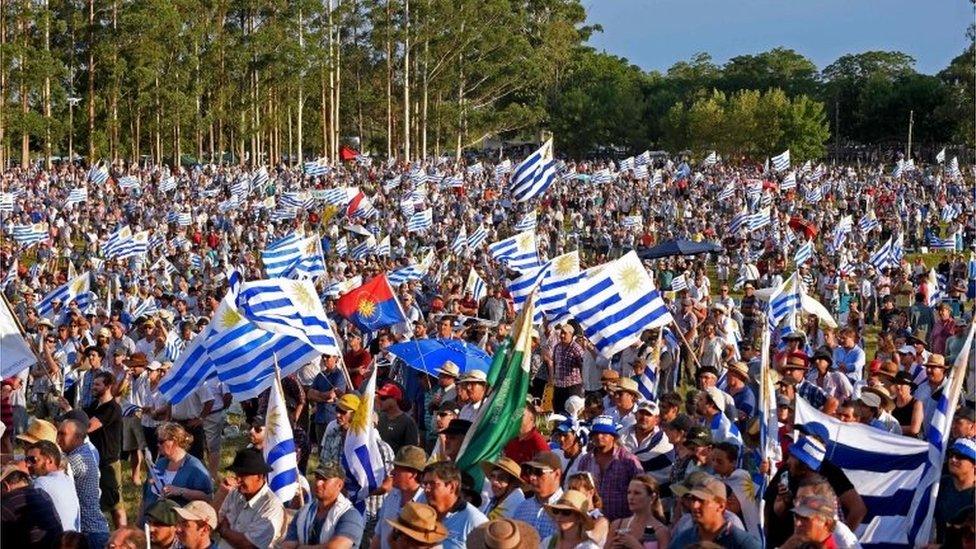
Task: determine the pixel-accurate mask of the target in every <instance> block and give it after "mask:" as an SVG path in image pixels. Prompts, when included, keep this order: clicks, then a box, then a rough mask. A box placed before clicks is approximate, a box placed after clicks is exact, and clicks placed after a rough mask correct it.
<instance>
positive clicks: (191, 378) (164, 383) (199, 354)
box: [159, 325, 217, 404]
mask: <svg viewBox="0 0 976 549" xmlns="http://www.w3.org/2000/svg"><path fill="white" fill-rule="evenodd" d="M210 332H211V330H210V326H209V325H208V326H207V327H206V328H204V329H203V331H201V332H200V333H199V334H197V336H196V337H194V338H193V339H192V340H191V341H190V343H189V344H188V345H187V346H186V347H185V348H184V349H183V352H182V353H180V356H179V358H177V359H176V361H175V362H173V366H172V368H170V370H169V372H167V373H166V375H165V376H163V379H162V380H161V381H160V382H159V392H160V393H161V394H162V395H163V397H165V399H166V401H167V402H170V403H173V404H178V403H180V402H182V401H183V399H185V398H186V397H188V396H189V395H190V394H191V393H192V392H193V391H195V390H196V389H198V388H199V387H200V386H201V385H203V383H204V382H205V381H207V380H208V379H211V378H213V377H216V376H217V369H216V367H215V366H214V364H213V362H211V360H210V355H208V354H207V348H206V347H204V345H203V342H204V341H205V340H206V339H207V338H208V337H210Z"/></svg>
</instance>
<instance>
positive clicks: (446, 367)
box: [437, 360, 461, 377]
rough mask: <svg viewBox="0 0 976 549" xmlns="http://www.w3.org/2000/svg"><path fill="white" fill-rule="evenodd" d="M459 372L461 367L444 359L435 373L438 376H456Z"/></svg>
mask: <svg viewBox="0 0 976 549" xmlns="http://www.w3.org/2000/svg"><path fill="white" fill-rule="evenodd" d="M460 374H461V369H460V368H458V365H457V364H455V363H453V362H451V361H450V360H445V361H444V364H441V367H440V368H438V369H437V375H439V376H450V377H458V376H459V375H460Z"/></svg>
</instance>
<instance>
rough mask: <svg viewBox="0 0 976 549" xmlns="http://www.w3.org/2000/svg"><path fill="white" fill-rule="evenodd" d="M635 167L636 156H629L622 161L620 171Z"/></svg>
mask: <svg viewBox="0 0 976 549" xmlns="http://www.w3.org/2000/svg"><path fill="white" fill-rule="evenodd" d="M633 169H634V157H633V156H628V157H627V158H624V159H623V160H621V161H620V171H626V170H633Z"/></svg>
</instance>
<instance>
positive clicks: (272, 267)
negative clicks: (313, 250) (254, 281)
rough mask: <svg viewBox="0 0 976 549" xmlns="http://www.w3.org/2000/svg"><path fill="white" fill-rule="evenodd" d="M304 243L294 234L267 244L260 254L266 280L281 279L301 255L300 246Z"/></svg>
mask: <svg viewBox="0 0 976 549" xmlns="http://www.w3.org/2000/svg"><path fill="white" fill-rule="evenodd" d="M304 243H305V241H304V240H303V239H301V237H299V236H298V235H297V234H295V233H289V234H288V235H286V236H284V237H282V238H279V239H278V240H276V241H274V242H272V243H271V244H268V246H267V247H266V248H265V249H264V250H263V251H262V252H261V261H262V262H263V263H264V270H265V272H266V273H267V275H268V278H281V277H284V276H285V273H287V272H288V270H289V269H290V268H291V267H292V265H294V264H295V262H297V261H298V259H299V258H300V257H301V255H302V245H303V244H304Z"/></svg>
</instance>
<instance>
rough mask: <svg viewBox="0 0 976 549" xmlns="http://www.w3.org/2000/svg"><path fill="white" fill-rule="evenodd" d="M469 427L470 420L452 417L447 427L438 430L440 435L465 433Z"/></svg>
mask: <svg viewBox="0 0 976 549" xmlns="http://www.w3.org/2000/svg"><path fill="white" fill-rule="evenodd" d="M470 428H471V422H470V421H468V420H466V419H452V420H451V422H450V423H448V424H447V427H445V428H444V429H441V430H440V431H438V434H441V435H465V434H467V432H468V429H470Z"/></svg>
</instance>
